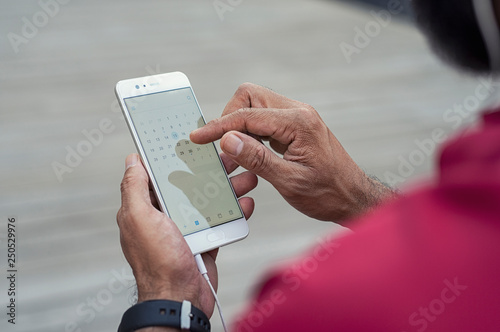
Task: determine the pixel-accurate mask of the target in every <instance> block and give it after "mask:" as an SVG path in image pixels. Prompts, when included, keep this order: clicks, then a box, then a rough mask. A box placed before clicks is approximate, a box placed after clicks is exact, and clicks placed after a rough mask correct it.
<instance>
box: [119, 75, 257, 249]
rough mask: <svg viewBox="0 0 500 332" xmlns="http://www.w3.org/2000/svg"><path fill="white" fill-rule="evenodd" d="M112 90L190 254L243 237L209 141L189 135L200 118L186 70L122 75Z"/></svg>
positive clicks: (244, 224) (161, 203)
mask: <svg viewBox="0 0 500 332" xmlns="http://www.w3.org/2000/svg"><path fill="white" fill-rule="evenodd" d="M115 91H116V96H117V98H118V101H119V103H120V106H121V108H122V110H123V113H124V115H125V119H126V121H127V124H128V127H129V129H130V133H131V134H132V137H133V139H134V142H135V145H136V147H137V150H138V152H139V154H140V156H141V158H142V162H143V164H144V166H145V168H146V170H147V172H148V174H149V178H150V180H151V184H152V187H153V189H154V192H155V194H156V198H157V200H158V204H159V206H160V208H161V210H162V211H163V212H164V213H166V214H167V215H168V216H169V217H170V218H171V219H172V220H173V221H174V222H175V224H176V225H177V227H179V229H180V231H181V233H182V234H183V235H184V238H185V239H186V241H187V243H188V245H189V247H190V248H191V251H192V252H193V254H198V253H202V252H206V251H209V250H212V249H215V248H218V247H221V246H224V245H226V244H229V243H232V242H235V241H238V240H241V239H244V238H245V237H246V236H247V235H248V224H247V222H246V220H245V216H244V215H243V211H242V209H241V207H240V205H239V203H238V199H237V198H236V195H235V193H234V189H233V187H232V185H231V182H230V181H229V178H228V176H227V173H226V171H225V169H224V165H223V164H222V161H221V159H220V157H219V154H218V153H217V149H216V147H215V145H214V143H209V144H202V145H198V144H194V143H193V142H191V141H190V139H189V134H190V133H191V131H193V130H195V129H197V128H199V127H202V126H204V125H205V119H204V117H203V114H202V113H201V109H200V106H199V104H198V102H197V100H196V97H195V95H194V92H193V89H192V87H191V84H190V83H189V80H188V78H187V76H186V75H185V74H183V73H181V72H173V73H167V74H160V75H153V76H146V77H140V78H134V79H128V80H123V81H120V82H118V83H117V84H116V89H115Z"/></svg>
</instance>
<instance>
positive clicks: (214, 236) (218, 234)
mask: <svg viewBox="0 0 500 332" xmlns="http://www.w3.org/2000/svg"><path fill="white" fill-rule="evenodd" d="M223 239H224V232H223V231H213V232H211V233H209V234H207V240H208V241H209V242H216V241H220V240H223Z"/></svg>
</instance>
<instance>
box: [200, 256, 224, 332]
mask: <svg viewBox="0 0 500 332" xmlns="http://www.w3.org/2000/svg"><path fill="white" fill-rule="evenodd" d="M194 259H195V260H196V265H198V270H200V273H201V275H202V276H203V278H205V280H206V281H207V282H208V286H210V290H211V291H212V294H213V295H214V299H215V304H217V309H218V310H219V315H220V320H221V321H222V327H223V328H224V331H225V332H227V328H226V322H225V321H224V316H223V315H222V310H221V308H220V303H219V298H218V297H217V293H216V292H215V289H214V287H213V286H212V283H211V282H210V279H209V278H208V271H207V267H206V266H205V262H203V258H201V254H196V255H195V256H194Z"/></svg>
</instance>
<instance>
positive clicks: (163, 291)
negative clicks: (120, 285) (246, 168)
mask: <svg viewBox="0 0 500 332" xmlns="http://www.w3.org/2000/svg"><path fill="white" fill-rule="evenodd" d="M221 157H222V160H223V161H224V164H225V165H226V169H227V171H228V173H230V172H232V171H234V169H236V167H237V165H236V164H235V163H234V162H232V161H231V160H230V159H228V158H227V157H226V156H224V155H221ZM231 182H232V183H233V186H234V190H235V192H236V194H237V195H238V196H241V195H245V194H246V193H248V192H249V191H250V190H252V189H253V188H255V186H256V185H257V178H256V176H255V175H253V174H251V173H249V172H245V173H242V174H239V175H237V176H235V177H233V178H232V179H231ZM121 192H122V206H121V208H120V210H119V211H118V215H117V221H118V226H119V227H120V242H121V245H122V249H123V253H124V254H125V257H126V258H127V261H128V262H129V264H130V266H131V267H132V270H133V272H134V276H135V279H136V282H137V289H138V295H139V302H143V301H146V300H153V299H168V300H174V301H179V302H180V301H183V300H188V301H191V303H192V304H193V305H194V306H196V307H197V308H199V309H201V310H203V312H205V314H206V315H207V316H208V317H210V316H211V315H212V313H213V310H214V298H213V295H212V293H211V291H210V289H209V287H208V284H207V282H206V280H205V279H204V278H203V277H202V276H201V274H200V273H199V271H198V268H197V266H196V263H195V260H194V257H193V254H192V253H191V250H190V249H189V247H188V245H187V243H186V241H185V240H184V237H183V236H182V234H181V232H180V231H179V229H178V228H177V226H176V225H175V224H174V222H173V221H172V220H171V219H170V218H168V217H167V215H166V214H164V213H163V212H161V211H159V210H158V209H157V208H156V207H155V205H156V200H155V199H154V195H153V193H152V191H151V189H150V187H149V178H148V175H147V173H146V170H145V169H144V166H143V165H142V163H141V162H140V159H139V156H138V155H137V154H132V155H129V156H128V157H127V160H126V171H125V175H124V177H123V181H122V184H121ZM240 204H241V207H242V209H243V212H244V214H245V216H246V217H247V218H249V217H250V215H251V214H252V212H253V208H254V202H253V200H252V199H251V198H249V197H244V198H241V199H240ZM216 256H217V250H213V251H211V252H209V253H206V254H203V260H204V261H205V265H206V267H207V269H208V273H209V277H210V280H211V281H212V283H213V286H214V288H215V289H217V267H216V265H215V258H216Z"/></svg>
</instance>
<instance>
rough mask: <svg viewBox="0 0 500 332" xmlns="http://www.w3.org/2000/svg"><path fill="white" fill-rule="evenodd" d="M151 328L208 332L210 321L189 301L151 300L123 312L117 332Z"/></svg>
mask: <svg viewBox="0 0 500 332" xmlns="http://www.w3.org/2000/svg"><path fill="white" fill-rule="evenodd" d="M151 326H165V327H173V328H177V329H182V330H189V331H194V332H208V331H210V320H209V319H208V317H207V316H206V315H205V313H204V312H203V311H201V310H200V309H198V308H196V307H195V306H193V305H191V302H189V301H184V302H176V301H170V300H151V301H145V302H141V303H138V304H136V305H134V306H132V307H130V308H129V309H128V310H127V311H125V313H124V314H123V317H122V321H121V323H120V326H119V327H118V332H132V331H135V330H138V329H142V328H145V327H151Z"/></svg>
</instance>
